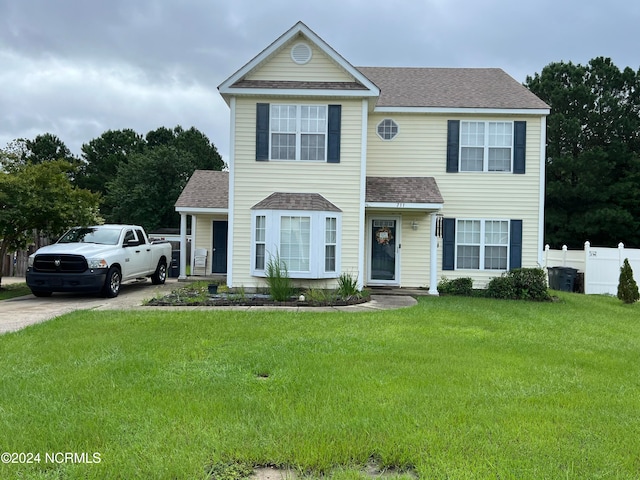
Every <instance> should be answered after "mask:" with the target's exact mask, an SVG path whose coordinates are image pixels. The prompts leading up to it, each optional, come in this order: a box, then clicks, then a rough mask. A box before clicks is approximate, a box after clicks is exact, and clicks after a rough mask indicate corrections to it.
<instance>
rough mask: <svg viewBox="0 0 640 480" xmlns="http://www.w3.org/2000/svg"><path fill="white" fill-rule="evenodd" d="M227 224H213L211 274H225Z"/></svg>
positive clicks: (216, 221)
mask: <svg viewBox="0 0 640 480" xmlns="http://www.w3.org/2000/svg"><path fill="white" fill-rule="evenodd" d="M228 226H229V222H227V221H226V220H225V221H218V220H215V221H214V222H213V248H212V249H211V251H212V252H213V255H212V257H211V273H227V230H228Z"/></svg>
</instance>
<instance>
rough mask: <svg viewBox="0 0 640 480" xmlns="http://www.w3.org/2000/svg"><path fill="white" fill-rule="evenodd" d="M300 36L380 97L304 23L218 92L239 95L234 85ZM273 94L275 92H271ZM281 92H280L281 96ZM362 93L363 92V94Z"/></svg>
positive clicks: (284, 35)
mask: <svg viewBox="0 0 640 480" xmlns="http://www.w3.org/2000/svg"><path fill="white" fill-rule="evenodd" d="M298 34H302V35H303V36H305V37H307V39H308V40H309V42H310V43H312V44H314V45H315V46H316V47H317V48H318V49H320V50H321V51H322V52H324V54H325V55H327V56H328V57H330V58H331V59H332V60H333V61H334V62H336V63H337V64H338V65H339V66H340V67H342V68H343V69H344V70H346V72H347V73H348V74H349V75H351V76H352V77H354V78H355V79H356V81H358V82H360V83H361V84H362V85H364V86H365V87H366V88H367V90H369V91H370V92H369V94H370V95H373V96H378V95H380V89H379V88H378V87H376V85H375V84H374V83H373V82H372V81H371V80H369V79H368V78H367V77H366V76H364V75H363V74H362V73H361V72H360V71H359V70H358V69H356V68H355V67H354V66H353V65H351V64H350V63H349V62H347V61H346V60H345V59H344V58H343V57H342V56H341V55H340V54H339V53H338V52H336V51H335V50H334V49H333V48H332V47H331V46H330V45H329V44H328V43H326V42H325V41H324V40H322V39H321V38H320V37H319V36H318V35H316V34H315V33H314V32H313V31H312V30H311V29H310V28H309V27H307V26H306V25H305V24H304V23H302V22H298V23H296V24H295V25H294V26H293V27H291V28H290V29H289V30H288V31H286V32H285V33H284V34H282V35H281V36H280V37H279V38H278V39H276V40H275V41H274V42H273V43H272V44H271V45H269V46H268V47H267V48H265V49H264V50H263V51H262V52H260V53H259V54H258V55H257V56H256V57H254V58H253V59H252V60H250V61H249V62H248V63H247V64H245V65H244V66H243V67H242V68H240V70H238V71H237V72H236V73H234V74H233V75H231V76H230V77H229V78H227V79H226V80H225V81H224V82H222V83H221V84H220V85H219V86H218V90H219V91H220V93H221V94H222V95H229V94H232V93H238V90H242V89H238V88H233V89H232V88H231V86H232V85H233V84H235V83H236V82H237V81H239V80H240V79H241V78H243V77H244V76H246V75H247V74H249V73H250V72H251V71H252V70H253V69H255V68H256V67H258V66H259V65H260V64H261V63H263V62H264V61H266V60H267V59H268V58H269V57H270V56H272V55H273V54H274V53H276V52H277V51H278V50H279V49H280V48H281V47H283V46H284V45H285V44H286V43H288V42H289V41H290V40H291V39H292V38H294V37H295V36H297V35H298ZM271 92H273V90H271ZM280 93H281V92H278V94H280ZM361 93H362V92H361Z"/></svg>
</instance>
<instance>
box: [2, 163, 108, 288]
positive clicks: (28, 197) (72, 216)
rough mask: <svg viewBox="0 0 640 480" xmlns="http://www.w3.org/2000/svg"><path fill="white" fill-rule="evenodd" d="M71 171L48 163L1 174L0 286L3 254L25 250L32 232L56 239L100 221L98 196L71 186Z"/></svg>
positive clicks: (26, 166)
mask: <svg viewBox="0 0 640 480" xmlns="http://www.w3.org/2000/svg"><path fill="white" fill-rule="evenodd" d="M73 168H74V167H73V166H72V165H71V164H70V163H68V162H66V161H64V160H51V161H46V162H43V163H36V164H31V163H26V164H22V165H14V167H13V168H12V170H11V171H9V172H0V284H1V282H2V267H3V262H4V259H5V256H6V254H7V253H8V252H12V251H15V250H19V249H22V248H24V247H26V246H27V245H28V244H29V243H30V242H31V241H32V240H33V232H34V230H37V231H40V232H41V233H44V234H49V235H52V236H56V235H59V234H61V233H63V232H64V231H65V230H67V229H68V228H70V227H72V226H74V225H78V224H90V223H97V222H99V221H100V218H99V214H98V195H96V194H94V193H91V192H89V191H87V190H83V189H79V188H77V187H75V186H73V185H72V184H71V182H70V180H69V172H70V171H72V170H73Z"/></svg>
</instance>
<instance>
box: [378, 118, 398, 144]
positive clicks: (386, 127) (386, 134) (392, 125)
mask: <svg viewBox="0 0 640 480" xmlns="http://www.w3.org/2000/svg"><path fill="white" fill-rule="evenodd" d="M396 135H398V124H397V123H396V122H394V121H393V120H391V119H390V118H385V119H384V120H382V121H381V122H380V123H379V124H378V136H379V137H380V138H381V139H383V140H393V139H394V138H395V137H396Z"/></svg>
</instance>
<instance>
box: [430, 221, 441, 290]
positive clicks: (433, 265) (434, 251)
mask: <svg viewBox="0 0 640 480" xmlns="http://www.w3.org/2000/svg"><path fill="white" fill-rule="evenodd" d="M430 217H431V225H430V233H431V238H430V239H429V241H430V242H431V245H430V249H429V250H430V252H429V295H439V293H438V237H437V236H436V228H437V222H438V215H437V213H436V212H433V213H432V214H431V215H430Z"/></svg>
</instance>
